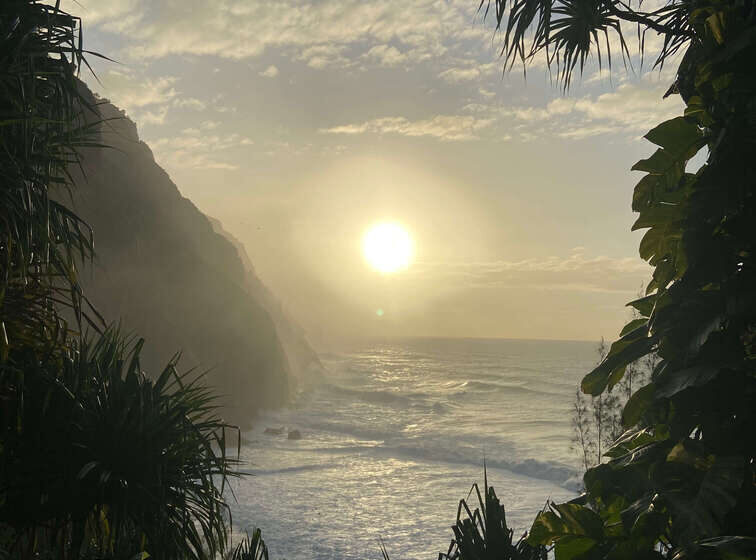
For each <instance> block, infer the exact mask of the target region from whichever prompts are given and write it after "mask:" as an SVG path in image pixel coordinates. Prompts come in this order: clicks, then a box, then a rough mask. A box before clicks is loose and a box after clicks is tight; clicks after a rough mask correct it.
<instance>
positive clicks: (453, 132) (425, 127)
mask: <svg viewBox="0 0 756 560" xmlns="http://www.w3.org/2000/svg"><path fill="white" fill-rule="evenodd" d="M492 123H493V120H492V119H482V118H477V117H473V116H469V115H436V116H435V117H431V118H428V119H419V120H414V121H411V120H409V119H407V118H405V117H383V118H378V119H373V120H369V121H365V122H362V123H358V124H347V125H341V126H334V127H331V128H325V129H321V130H320V132H322V133H327V134H364V133H369V132H370V133H376V134H399V135H402V136H413V137H417V136H430V137H433V138H438V139H440V140H447V141H463V140H475V139H477V138H478V133H479V131H481V130H483V129H485V128H487V127H489V126H490V125H491V124H492Z"/></svg>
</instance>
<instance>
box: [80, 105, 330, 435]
mask: <svg viewBox="0 0 756 560" xmlns="http://www.w3.org/2000/svg"><path fill="white" fill-rule="evenodd" d="M98 109H99V111H100V113H101V117H102V118H103V119H104V121H105V122H103V123H102V124H100V125H99V136H100V138H99V141H100V142H101V143H103V144H105V145H107V146H108V148H87V149H84V150H83V151H82V152H81V155H82V169H81V170H76V171H75V173H74V175H75V176H74V179H75V182H76V189H75V191H74V207H75V209H76V211H77V212H78V213H79V214H80V215H81V216H82V217H83V218H84V219H85V220H86V221H87V222H88V223H89V224H90V225H91V226H92V228H93V230H94V235H95V249H96V253H97V259H96V262H95V265H94V267H89V268H88V269H87V270H86V272H85V273H84V274H83V278H82V283H83V285H84V289H85V293H86V294H87V296H88V297H89V299H90V300H91V301H92V303H93V304H94V305H95V307H96V308H97V309H98V311H99V312H100V313H101V314H102V315H103V316H104V317H105V319H106V320H107V321H109V322H110V321H120V322H121V325H122V328H123V329H124V330H125V331H127V332H133V333H135V334H136V335H138V336H140V337H144V338H145V339H146V345H145V350H144V353H143V358H144V360H143V367H144V368H145V369H146V370H147V371H148V372H155V371H159V370H160V369H162V367H163V366H164V365H165V363H166V362H167V361H168V360H169V359H170V358H171V357H172V356H173V355H174V354H175V353H176V352H177V351H180V352H181V353H182V356H181V361H180V369H181V370H186V369H190V368H196V370H197V371H206V370H207V371H208V373H207V382H208V383H209V384H210V385H211V386H213V387H214V388H215V389H216V391H217V392H218V393H219V394H220V395H221V397H222V403H223V405H224V416H225V417H226V419H227V420H229V421H232V422H235V423H238V424H240V425H245V424H247V423H248V422H249V420H250V418H251V416H252V415H253V413H254V412H255V411H256V410H258V409H260V408H269V407H275V406H277V405H280V404H282V403H283V402H284V401H285V399H286V397H287V395H288V393H289V390H290V384H291V380H292V367H291V363H290V359H291V361H292V363H294V365H295V366H296V368H297V369H304V368H306V367H307V366H308V364H309V363H317V357H316V356H315V354H314V352H313V351H312V350H311V349H310V348H309V346H308V345H307V342H306V341H305V339H304V336H303V334H302V333H301V331H299V330H298V329H297V328H296V327H295V326H294V325H292V324H291V321H290V320H289V319H288V318H286V317H285V316H284V315H283V314H282V313H277V312H276V308H277V303H276V302H275V298H274V297H273V296H272V294H271V293H270V291H269V290H268V289H267V288H266V287H265V286H264V285H263V284H262V282H260V280H259V278H257V277H256V275H255V274H254V269H253V268H252V266H251V263H249V262H248V259H247V258H246V254H245V253H244V252H243V248H241V247H240V245H238V243H237V244H236V245H235V244H234V243H236V242H232V241H230V240H229V239H228V238H227V237H226V236H224V235H223V234H221V233H219V231H222V230H221V228H220V224H219V223H217V222H216V225H215V227H214V226H213V223H212V222H211V220H210V219H209V218H208V217H207V216H205V215H204V214H203V213H202V212H200V210H199V209H197V207H196V206H194V204H192V202H191V201H190V200H188V199H187V198H185V197H183V196H182V195H181V193H180V192H179V190H178V188H177V187H176V185H175V184H174V183H173V182H172V181H171V179H170V177H169V176H168V174H167V173H166V172H165V171H164V170H163V169H162V168H161V167H160V166H159V165H158V164H157V163H156V162H155V160H154V158H153V155H152V152H151V151H150V149H149V147H148V146H147V145H146V144H145V143H144V142H142V141H140V140H139V137H138V134H137V129H136V126H135V124H134V123H133V122H131V121H130V120H128V119H127V118H126V117H125V115H124V114H123V113H122V112H121V111H120V110H119V109H117V108H116V107H114V106H113V105H111V104H110V103H107V102H99V105H98ZM82 172H83V176H82ZM243 259H245V260H243ZM245 261H246V262H245ZM278 308H280V306H278ZM271 311H273V312H274V314H275V315H276V317H275V320H274V318H273V317H272V316H271ZM279 332H280V333H282V335H283V336H282V335H281V334H279ZM284 339H285V342H284ZM285 347H286V350H285ZM287 354H288V355H289V357H290V359H289V358H287Z"/></svg>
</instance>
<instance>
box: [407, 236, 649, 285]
mask: <svg viewBox="0 0 756 560" xmlns="http://www.w3.org/2000/svg"><path fill="white" fill-rule="evenodd" d="M415 269H416V272H415V273H416V274H419V275H427V276H430V277H433V278H440V279H445V280H444V281H445V282H446V283H448V284H450V285H456V286H457V287H459V288H475V287H477V288H485V287H496V286H499V287H501V286H527V287H528V288H531V289H532V288H535V289H539V290H550V291H583V292H608V293H609V292H618V293H627V294H628V295H631V294H634V293H636V292H637V290H638V288H639V286H640V284H641V283H642V282H644V281H646V280H647V279H648V277H649V274H650V271H651V269H650V267H649V266H648V264H646V263H645V262H644V261H642V260H641V259H640V258H636V257H607V256H588V255H585V254H584V252H583V249H582V248H576V249H574V250H573V252H572V253H571V254H568V255H564V256H561V257H560V256H551V257H546V258H533V259H525V260H520V261H492V262H463V263H432V262H425V263H423V262H420V263H416V265H415Z"/></svg>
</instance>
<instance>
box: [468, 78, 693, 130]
mask: <svg viewBox="0 0 756 560" xmlns="http://www.w3.org/2000/svg"><path fill="white" fill-rule="evenodd" d="M667 87H668V84H667V83H666V82H661V81H659V80H655V79H653V78H650V77H644V79H642V80H636V81H629V80H625V81H623V83H621V85H619V87H617V88H616V89H615V90H613V91H610V92H607V93H601V94H588V95H584V96H582V97H578V98H570V97H559V98H556V99H553V100H552V101H550V102H548V103H546V104H545V105H540V106H538V105H524V106H512V105H506V104H498V105H496V104H487V103H469V104H467V105H465V106H464V108H463V110H464V112H466V113H470V114H474V115H477V116H481V117H482V116H487V117H488V118H492V119H494V120H495V121H496V123H497V125H498V126H502V127H506V128H507V129H508V130H509V129H511V130H517V131H519V133H520V138H521V140H525V141H529V140H533V139H535V138H538V137H541V136H544V135H548V136H559V137H562V138H570V139H583V138H588V137H591V136H597V135H601V134H621V135H624V136H625V137H627V138H638V137H639V136H641V135H642V134H644V133H645V132H647V131H648V130H649V129H651V128H653V127H654V126H656V125H657V124H658V123H660V122H662V121H664V120H667V119H669V118H672V117H674V116H676V115H679V114H680V113H681V111H682V104H681V101H680V100H679V99H677V98H671V99H667V100H663V99H662V96H663V94H664V91H665V90H666V88H667ZM518 123H519V124H518ZM523 125H526V126H523Z"/></svg>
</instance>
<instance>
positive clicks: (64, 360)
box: [0, 0, 267, 560]
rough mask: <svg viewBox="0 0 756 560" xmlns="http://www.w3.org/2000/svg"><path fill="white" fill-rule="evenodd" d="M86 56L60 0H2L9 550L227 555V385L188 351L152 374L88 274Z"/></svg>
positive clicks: (2, 467)
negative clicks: (83, 177)
mask: <svg viewBox="0 0 756 560" xmlns="http://www.w3.org/2000/svg"><path fill="white" fill-rule="evenodd" d="M84 55H85V51H84V50H83V48H82V35H81V22H80V21H79V19H78V18H76V17H74V16H71V15H70V14H67V13H65V12H63V11H62V10H61V9H60V6H59V2H58V3H55V4H54V5H50V4H49V3H43V2H39V1H36V0H4V1H3V2H2V3H0V558H6V557H7V558H24V559H26V558H29V559H31V558H53V557H54V558H129V559H135V558H139V559H142V560H143V559H144V558H147V557H153V558H166V559H168V558H170V559H177V558H197V559H209V558H215V557H216V555H217V554H222V553H224V552H225V550H226V538H227V536H228V528H229V515H228V511H227V507H226V503H225V501H224V497H223V492H224V487H225V484H226V481H227V479H228V477H230V476H235V475H236V474H237V472H236V470H235V464H236V463H235V461H234V460H233V459H231V458H230V457H228V456H227V455H226V448H227V441H226V433H227V428H228V426H227V425H226V424H224V422H223V421H222V420H221V419H220V418H218V416H217V415H216V413H215V402H216V401H215V398H214V397H213V395H212V394H211V392H210V391H208V389H206V388H205V387H204V386H203V385H202V383H201V380H200V378H193V379H190V378H189V377H187V375H179V374H178V373H177V371H176V362H177V357H176V358H174V360H172V361H171V362H170V363H169V364H168V366H167V367H166V368H165V369H164V370H163V371H162V373H161V374H160V375H158V376H157V377H156V378H154V379H153V380H151V379H149V378H148V377H147V376H146V375H145V374H144V372H143V371H142V369H141V367H140V359H139V356H140V352H141V350H142V346H143V341H142V340H138V341H134V340H132V339H128V338H125V337H124V336H122V335H121V334H120V333H119V332H118V330H117V329H112V328H111V329H107V328H105V325H104V322H103V321H102V319H101V318H100V317H99V315H98V314H97V312H96V310H94V309H93V308H92V306H90V305H88V303H87V300H86V297H85V296H84V294H83V292H82V289H81V286H80V284H79V269H78V267H79V266H80V265H81V263H85V264H86V263H87V261H89V260H91V259H92V258H93V256H94V242H93V235H92V231H91V229H90V228H89V226H88V225H87V224H86V223H85V222H84V221H83V220H81V219H80V218H79V216H78V215H77V214H76V213H75V212H74V211H73V210H72V209H71V208H70V207H69V206H67V205H66V204H65V203H64V202H61V201H62V200H65V199H66V194H70V193H71V189H72V188H73V182H72V179H71V175H70V173H69V172H70V170H71V169H72V167H75V166H78V165H79V163H80V161H79V155H78V151H77V150H78V149H80V148H82V147H85V146H95V147H99V144H98V142H97V141H96V137H95V136H93V131H95V130H96V127H97V125H98V124H99V123H100V122H101V121H100V120H99V114H98V112H97V108H96V107H95V106H93V105H92V104H90V103H89V102H88V101H87V97H86V96H85V95H83V94H82V89H81V87H80V82H79V81H78V79H77V74H78V71H79V69H80V67H81V65H82V64H86V60H85V58H84ZM88 327H90V328H92V330H93V331H94V332H95V335H94V337H88V336H84V335H83V334H82V331H83V330H84V328H88ZM238 441H239V440H238V438H237V444H238ZM237 454H238V449H237ZM244 543H246V544H244ZM244 543H242V545H241V546H240V547H239V548H237V551H236V553H237V554H236V557H238V558H262V557H263V556H262V553H263V552H265V557H267V552H266V551H265V548H264V543H262V540H261V538H260V534H259V532H256V533H255V534H254V535H253V537H252V538H251V539H249V540H247V541H244ZM245 547H246V548H245Z"/></svg>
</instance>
